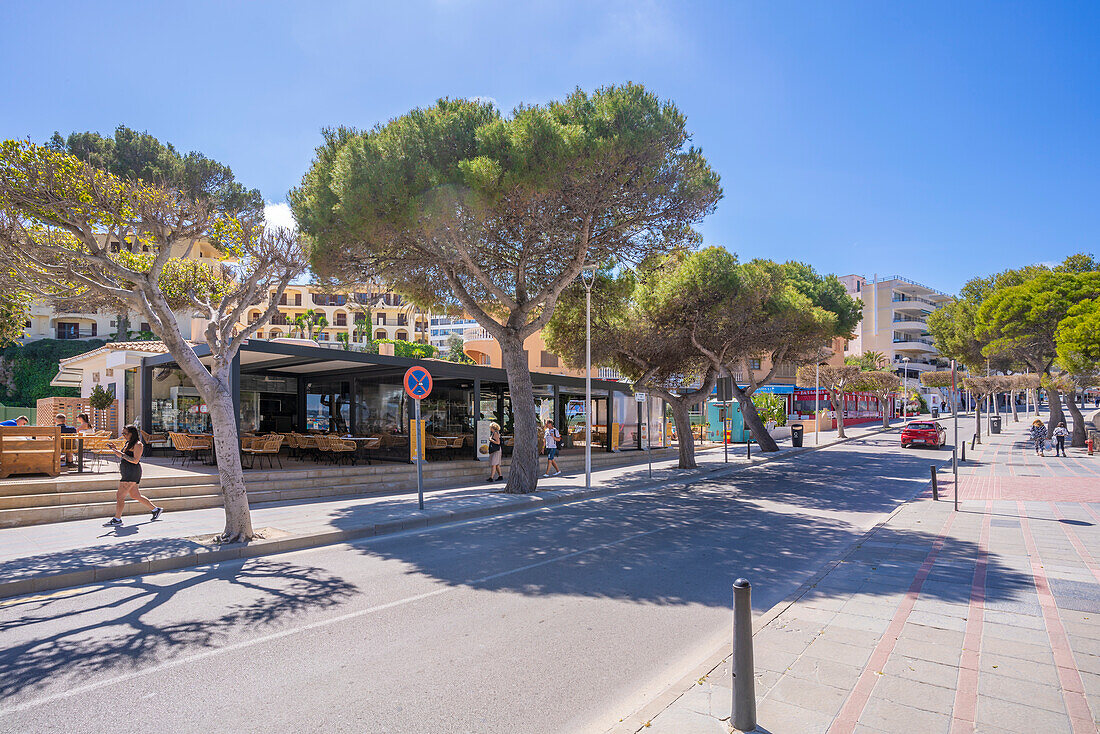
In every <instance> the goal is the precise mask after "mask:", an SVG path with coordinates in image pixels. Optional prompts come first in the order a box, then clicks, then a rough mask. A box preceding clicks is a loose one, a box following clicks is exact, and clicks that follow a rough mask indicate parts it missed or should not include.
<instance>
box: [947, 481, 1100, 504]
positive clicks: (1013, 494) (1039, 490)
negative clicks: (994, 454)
mask: <svg viewBox="0 0 1100 734" xmlns="http://www.w3.org/2000/svg"><path fill="white" fill-rule="evenodd" d="M959 484H960V485H961V486H960V487H959V499H960V500H1017V501H1019V500H1023V501H1026V502H1095V501H1098V500H1100V488H1098V487H1097V483H1096V480H1095V479H1092V478H1089V477H975V476H969V477H967V478H966V480H964V481H960V482H959Z"/></svg>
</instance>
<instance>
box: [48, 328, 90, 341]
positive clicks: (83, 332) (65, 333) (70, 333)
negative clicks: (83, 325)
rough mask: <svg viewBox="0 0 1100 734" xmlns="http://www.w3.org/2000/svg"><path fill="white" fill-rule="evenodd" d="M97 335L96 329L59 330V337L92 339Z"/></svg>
mask: <svg viewBox="0 0 1100 734" xmlns="http://www.w3.org/2000/svg"><path fill="white" fill-rule="evenodd" d="M94 336H97V334H96V332H95V329H61V328H59V329H58V330H57V338H58V339H91V338H92V337H94Z"/></svg>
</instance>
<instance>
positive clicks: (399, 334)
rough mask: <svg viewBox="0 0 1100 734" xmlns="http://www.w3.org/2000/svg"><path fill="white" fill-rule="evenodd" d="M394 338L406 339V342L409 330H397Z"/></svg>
mask: <svg viewBox="0 0 1100 734" xmlns="http://www.w3.org/2000/svg"><path fill="white" fill-rule="evenodd" d="M394 339H399V340H401V341H406V342H407V341H408V340H409V332H407V331H404V330H402V331H399V332H397V335H396V336H395V337H394Z"/></svg>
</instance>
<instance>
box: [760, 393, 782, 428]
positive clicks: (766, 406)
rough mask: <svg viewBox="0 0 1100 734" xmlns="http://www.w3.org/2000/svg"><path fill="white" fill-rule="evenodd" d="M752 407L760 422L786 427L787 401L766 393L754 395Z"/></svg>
mask: <svg viewBox="0 0 1100 734" xmlns="http://www.w3.org/2000/svg"><path fill="white" fill-rule="evenodd" d="M752 402H753V405H755V406H756V412H757V413H758V414H759V415H760V420H762V421H764V422H765V423H766V422H768V421H775V424H776V425H777V426H785V425H787V401H786V400H784V399H783V398H781V397H780V396H778V395H775V394H773V393H767V392H760V393H756V394H755V395H753V396H752Z"/></svg>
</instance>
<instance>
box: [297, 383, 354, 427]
mask: <svg viewBox="0 0 1100 734" xmlns="http://www.w3.org/2000/svg"><path fill="white" fill-rule="evenodd" d="M306 430H307V431H317V432H320V433H340V434H346V433H349V432H350V431H351V381H350V380H319V381H316V382H315V381H310V382H307V383H306Z"/></svg>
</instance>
